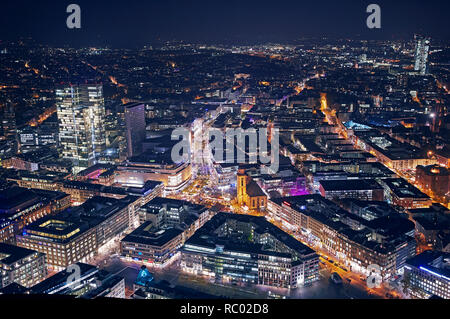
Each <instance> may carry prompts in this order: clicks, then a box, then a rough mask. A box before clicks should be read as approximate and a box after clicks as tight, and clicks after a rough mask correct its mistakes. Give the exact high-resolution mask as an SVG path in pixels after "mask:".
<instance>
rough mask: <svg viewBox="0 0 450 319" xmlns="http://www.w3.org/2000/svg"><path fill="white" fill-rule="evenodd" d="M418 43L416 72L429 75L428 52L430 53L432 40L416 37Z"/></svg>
mask: <svg viewBox="0 0 450 319" xmlns="http://www.w3.org/2000/svg"><path fill="white" fill-rule="evenodd" d="M415 39H416V41H417V43H416V56H415V63H414V70H415V71H417V72H419V73H420V74H421V75H425V74H426V73H427V62H428V52H429V51H430V40H429V39H427V38H422V37H419V36H416V37H415Z"/></svg>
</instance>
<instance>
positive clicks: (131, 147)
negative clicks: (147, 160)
mask: <svg viewBox="0 0 450 319" xmlns="http://www.w3.org/2000/svg"><path fill="white" fill-rule="evenodd" d="M124 107H125V125H126V137H127V153H128V157H132V156H136V155H139V154H140V153H142V143H143V142H144V140H145V137H146V133H145V128H146V124H145V106H144V104H142V103H128V104H126V105H125V106H124Z"/></svg>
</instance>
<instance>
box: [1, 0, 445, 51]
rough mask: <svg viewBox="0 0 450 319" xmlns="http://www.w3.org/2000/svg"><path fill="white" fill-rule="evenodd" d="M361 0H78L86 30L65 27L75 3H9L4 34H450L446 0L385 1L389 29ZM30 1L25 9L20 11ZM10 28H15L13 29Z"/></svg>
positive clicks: (266, 37) (81, 38) (106, 38)
mask: <svg viewBox="0 0 450 319" xmlns="http://www.w3.org/2000/svg"><path fill="white" fill-rule="evenodd" d="M370 3H371V2H368V1H360V2H357V3H355V2H354V1H342V2H336V1H328V0H327V1H325V2H324V1H321V2H310V1H295V2H294V1H285V0H283V1H281V2H280V1H279V2H276V3H274V2H269V1H262V2H261V1H257V2H256V1H253V0H250V1H236V2H233V1H231V2H228V1H227V2H220V1H212V2H211V1H196V2H194V3H187V2H183V1H165V2H163V3H162V2H158V1H149V2H141V1H130V2H127V4H126V5H125V4H123V3H120V2H116V1H112V2H111V1H95V2H93V1H89V2H88V1H78V3H77V4H78V5H79V6H80V8H81V9H82V15H81V18H82V27H81V29H73V30H71V29H67V28H65V21H66V19H67V16H68V15H69V14H68V13H66V8H67V6H68V5H69V2H67V3H66V2H58V3H57V4H55V3H54V2H52V1H39V2H35V1H25V0H21V1H19V3H14V4H13V3H5V4H4V6H3V10H2V12H1V14H2V19H1V20H0V21H1V22H0V27H1V28H0V40H12V39H15V40H17V39H19V38H20V37H23V38H25V37H33V38H35V39H36V40H37V41H39V42H42V43H47V44H51V45H58V46H66V45H67V46H74V47H81V46H112V47H136V46H144V45H152V44H153V45H154V44H158V43H161V42H165V41H172V40H178V41H180V40H182V41H186V42H196V43H224V44H231V43H238V44H243V43H250V44H252V43H253V44H254V43H264V42H278V43H285V42H286V43H288V42H292V41H295V40H298V39H301V38H303V37H316V38H320V37H329V38H360V39H375V40H377V39H378V40H395V39H406V38H409V37H411V36H412V35H414V34H416V33H418V34H423V35H425V36H432V37H435V38H438V39H442V40H448V39H449V36H450V33H449V31H448V28H445V27H443V24H442V23H444V21H445V12H448V11H449V10H450V5H449V4H448V3H447V2H444V1H437V0H436V1H427V2H426V3H424V2H423V1H418V0H415V1H403V0H402V1H395V2H392V1H378V2H377V4H378V5H379V6H380V7H381V13H382V18H381V21H382V27H381V29H368V28H367V26H366V19H367V17H368V16H369V14H368V13H366V9H367V6H368V5H369V4H370ZM18 8H25V10H18ZM6 30H8V31H6Z"/></svg>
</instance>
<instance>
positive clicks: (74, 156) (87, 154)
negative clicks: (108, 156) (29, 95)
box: [56, 84, 106, 173]
mask: <svg viewBox="0 0 450 319" xmlns="http://www.w3.org/2000/svg"><path fill="white" fill-rule="evenodd" d="M56 98H57V113H58V121H59V142H60V146H61V148H62V157H63V158H65V159H70V160H71V161H72V162H73V164H74V172H75V173H77V172H78V171H80V170H82V169H83V168H86V167H89V166H91V165H93V164H95V163H96V162H97V158H98V156H99V155H100V154H101V152H103V151H104V150H105V148H106V137H105V128H104V120H105V105H104V99H103V88H102V85H101V84H92V85H91V84H83V85H72V84H70V85H66V86H62V87H60V88H58V89H57V90H56Z"/></svg>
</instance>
